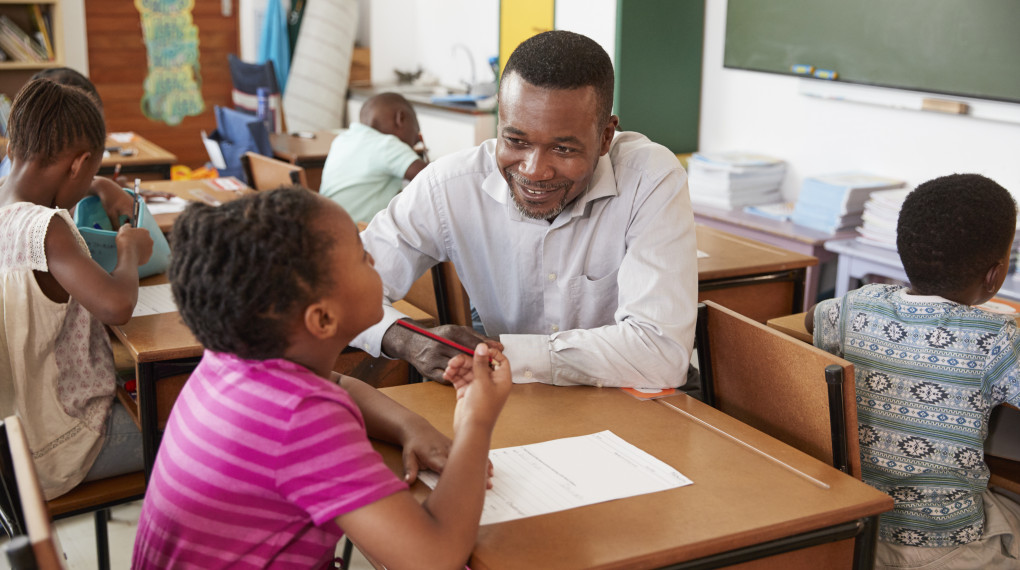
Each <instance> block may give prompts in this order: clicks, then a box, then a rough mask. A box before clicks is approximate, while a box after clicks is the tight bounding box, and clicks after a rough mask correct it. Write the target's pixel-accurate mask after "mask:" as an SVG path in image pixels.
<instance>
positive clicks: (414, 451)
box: [402, 422, 453, 485]
mask: <svg viewBox="0 0 1020 570" xmlns="http://www.w3.org/2000/svg"><path fill="white" fill-rule="evenodd" d="M402 444H403V448H404V450H403V456H404V482H406V483H407V484H408V485H410V484H411V483H414V481H415V479H417V478H418V471H419V470H421V469H431V470H432V471H435V472H436V473H442V472H443V467H445V466H446V458H447V457H449V455H450V446H451V445H453V443H452V442H451V441H450V438H448V437H446V436H445V435H443V434H441V433H439V430H437V429H436V428H434V427H432V424H430V423H428V422H422V425H421V426H420V427H419V428H417V429H415V430H414V432H413V433H412V434H411V435H410V436H409V437H408V438H407V439H406V440H404V441H403V442H402Z"/></svg>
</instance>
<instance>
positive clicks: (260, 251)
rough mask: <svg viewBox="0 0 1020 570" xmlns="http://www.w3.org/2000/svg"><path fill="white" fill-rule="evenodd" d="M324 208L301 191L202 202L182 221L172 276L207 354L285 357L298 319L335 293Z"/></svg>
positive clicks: (177, 225) (179, 303)
mask: <svg viewBox="0 0 1020 570" xmlns="http://www.w3.org/2000/svg"><path fill="white" fill-rule="evenodd" d="M322 206H323V205H322V203H321V202H320V199H319V198H318V196H317V195H316V194H314V193H312V192H309V191H308V190H306V189H304V188H301V187H300V186H295V187H291V188H280V189H278V190H269V191H265V192H258V193H255V194H251V195H248V196H245V197H242V198H240V199H238V200H234V201H232V202H227V203H225V204H223V205H222V206H209V205H206V204H202V203H199V202H196V203H194V204H191V205H190V206H188V208H187V209H186V210H185V211H184V213H183V214H181V216H180V217H179V218H177V220H176V221H175V222H174V231H173V234H172V238H173V247H172V249H173V255H172V256H171V261H170V268H169V270H168V276H169V278H170V284H171V290H172V291H173V295H174V300H175V301H176V302H177V307H178V309H179V310H180V313H181V317H182V318H183V319H184V323H185V324H187V325H188V328H190V329H191V332H192V333H194V335H195V338H197V339H198V340H199V342H201V343H202V346H204V347H205V348H207V349H209V350H214V351H217V352H229V353H231V354H235V355H237V356H240V357H241V358H246V359H252V360H266V359H270V358H280V357H282V356H283V354H284V351H285V350H286V349H287V343H288V335H289V333H290V330H291V327H292V326H293V324H294V322H295V319H296V318H297V317H298V316H299V314H300V312H301V311H303V310H304V308H305V307H307V306H308V305H309V304H311V303H313V302H314V301H315V300H316V297H317V296H318V295H319V294H321V292H322V291H324V290H325V288H327V287H332V286H333V283H332V279H331V276H330V270H329V265H328V263H326V260H327V259H328V255H329V252H330V250H331V248H332V247H333V245H332V244H333V241H334V240H333V236H332V232H331V230H330V229H329V228H327V227H324V226H325V224H323V223H321V222H320V221H319V219H318V218H319V217H320V214H319V213H320V212H321V211H322Z"/></svg>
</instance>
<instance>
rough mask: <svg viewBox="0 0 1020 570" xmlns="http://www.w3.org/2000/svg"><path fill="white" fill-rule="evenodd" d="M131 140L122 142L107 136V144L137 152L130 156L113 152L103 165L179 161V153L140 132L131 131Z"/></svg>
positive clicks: (137, 164)
mask: <svg viewBox="0 0 1020 570" xmlns="http://www.w3.org/2000/svg"><path fill="white" fill-rule="evenodd" d="M131 134H132V137H131V140H130V141H128V142H120V141H118V140H116V139H114V138H112V137H111V136H107V137H106V146H107V147H108V148H109V147H115V146H116V147H120V148H122V149H133V150H134V151H135V152H134V154H133V155H130V156H123V155H121V154H119V153H116V152H111V153H110V155H109V156H106V157H104V158H103V162H102V164H101V166H102V167H104V168H106V167H115V166H116V165H118V164H121V165H124V166H142V165H152V164H160V165H162V164H174V163H175V162H177V155H175V154H174V153H172V152H170V151H168V150H166V149H164V148H163V147H161V146H159V145H157V144H156V143H154V142H152V141H150V140H148V139H146V138H145V137H143V136H141V135H139V134H138V133H131Z"/></svg>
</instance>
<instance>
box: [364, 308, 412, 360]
mask: <svg viewBox="0 0 1020 570" xmlns="http://www.w3.org/2000/svg"><path fill="white" fill-rule="evenodd" d="M409 318H411V317H408V316H407V315H405V314H404V313H401V312H400V311H398V310H396V309H394V308H393V307H391V306H390V305H385V304H384V305H383V318H382V320H381V321H379V322H378V323H376V324H374V325H372V326H371V327H369V328H367V329H365V331H364V332H362V333H361V334H359V335H358V336H356V337H354V340H352V341H351V344H350V345H349V346H350V347H352V348H357V349H360V350H364V351H365V352H367V353H369V354H371V355H372V356H383V357H385V358H390V359H392V358H393V357H392V356H387V355H385V354H382V339H383V335H385V334H386V331H387V330H389V328H390V327H391V326H393V323H395V322H397V321H398V320H400V319H409Z"/></svg>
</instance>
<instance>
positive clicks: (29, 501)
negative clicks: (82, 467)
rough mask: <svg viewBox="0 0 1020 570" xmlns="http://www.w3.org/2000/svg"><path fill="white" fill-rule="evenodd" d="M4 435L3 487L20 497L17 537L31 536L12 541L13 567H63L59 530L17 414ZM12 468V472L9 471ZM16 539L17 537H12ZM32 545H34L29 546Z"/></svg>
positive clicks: (44, 569) (6, 425) (1, 452)
mask: <svg viewBox="0 0 1020 570" xmlns="http://www.w3.org/2000/svg"><path fill="white" fill-rule="evenodd" d="M2 430H3V432H4V433H3V434H2V437H0V439H2V442H0V446H2V450H0V455H3V456H4V459H3V460H0V463H2V464H4V469H3V473H2V476H3V486H4V489H5V490H6V491H7V492H8V493H9V494H10V495H11V496H12V497H17V500H18V505H17V508H18V510H19V511H20V512H19V513H13V514H14V515H15V518H19V519H20V521H19V523H20V526H21V533H20V534H19V535H17V537H24V536H27V537H28V541H27V542H26V541H25V540H24V539H20V540H12V541H11V543H10V544H9V545H8V560H10V562H11V567H12V568H15V569H17V568H19V567H20V568H40V569H42V570H50V569H59V568H63V567H64V564H63V559H64V556H63V553H62V552H61V550H60V547H59V546H58V545H57V539H56V533H55V532H54V531H53V524H52V523H51V522H50V515H49V512H47V510H46V501H44V500H43V494H42V487H41V486H40V485H39V477H38V476H37V475H36V473H35V464H34V463H33V462H32V452H31V450H29V449H28V439H27V438H26V437H25V432H24V430H23V429H22V426H21V420H19V419H18V417H17V416H11V417H8V418H6V419H5V420H4V422H3V424H2ZM8 467H9V468H10V471H8ZM12 538H15V537H12ZM26 545H30V548H26Z"/></svg>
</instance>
